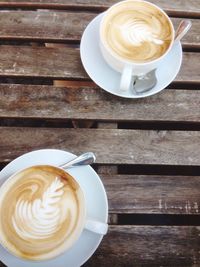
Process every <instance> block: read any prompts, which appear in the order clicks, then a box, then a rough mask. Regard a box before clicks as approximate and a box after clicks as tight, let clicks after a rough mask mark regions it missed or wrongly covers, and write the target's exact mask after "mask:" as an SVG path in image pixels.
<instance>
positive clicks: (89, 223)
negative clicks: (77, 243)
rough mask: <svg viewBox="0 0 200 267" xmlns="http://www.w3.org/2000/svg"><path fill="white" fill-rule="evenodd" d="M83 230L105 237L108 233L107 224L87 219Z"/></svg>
mask: <svg viewBox="0 0 200 267" xmlns="http://www.w3.org/2000/svg"><path fill="white" fill-rule="evenodd" d="M84 228H85V229H87V230H89V231H91V232H94V233H97V234H100V235H105V234H106V233H107V231H108V224H107V223H103V222H99V221H96V220H93V219H87V220H86V223H85V227H84Z"/></svg>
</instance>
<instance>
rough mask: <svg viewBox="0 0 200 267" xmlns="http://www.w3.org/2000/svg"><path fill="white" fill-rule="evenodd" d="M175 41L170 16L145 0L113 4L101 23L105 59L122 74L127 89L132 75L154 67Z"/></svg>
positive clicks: (130, 0)
mask: <svg viewBox="0 0 200 267" xmlns="http://www.w3.org/2000/svg"><path fill="white" fill-rule="evenodd" d="M173 41H174V27H173V25H172V22H171V20H170V18H169V17H168V16H167V14H166V13H165V12H164V11H163V10H162V9H160V8H159V7H157V6H156V5H154V4H152V3H149V2H147V1H143V0H125V1H122V2H119V3H117V4H115V5H113V6H111V7H110V8H109V9H108V10H107V11H106V12H105V14H104V16H103V18H102V21H101V23H100V48H101V52H102V55H103V57H104V59H105V61H106V62H107V63H108V64H109V65H110V66H111V67H112V68H113V69H115V70H116V71H118V72H120V73H122V77H121V80H123V82H121V84H123V85H124V84H126V86H122V87H125V88H121V89H122V90H123V89H124V90H127V87H128V86H129V85H130V77H131V76H132V75H144V74H145V73H147V72H149V71H151V70H153V69H155V68H156V67H157V66H158V64H159V62H160V60H161V59H162V58H163V57H164V56H166V55H167V53H168V52H169V51H170V49H171V47H172V45H173ZM129 76H130V77H129ZM125 80H128V82H127V81H126V82H125Z"/></svg>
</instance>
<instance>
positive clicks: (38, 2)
mask: <svg viewBox="0 0 200 267" xmlns="http://www.w3.org/2000/svg"><path fill="white" fill-rule="evenodd" d="M149 1H150V2H152V3H154V4H157V5H159V6H160V7H162V8H164V9H165V10H166V11H168V12H171V13H172V12H173V13H175V14H180V13H181V14H185V15H190V16H199V14H200V3H199V1H198V0H187V1H180V0H175V1H173V2H172V1H166V0H149ZM117 2H118V0H96V1H92V0H86V1H85V0H71V1H65V0H29V1H23V0H18V1H16V0H15V1H13V0H7V1H3V0H2V1H1V2H0V7H12V6H13V7H30V8H31V7H34V8H35V7H36V8H37V7H38V8H59V9H60V8H73V9H74V8H76V9H78V8H79V9H83V8H85V9H98V10H104V9H106V8H108V7H109V6H111V5H112V4H114V3H117Z"/></svg>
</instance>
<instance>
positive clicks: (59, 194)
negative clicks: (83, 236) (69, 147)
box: [0, 165, 85, 260]
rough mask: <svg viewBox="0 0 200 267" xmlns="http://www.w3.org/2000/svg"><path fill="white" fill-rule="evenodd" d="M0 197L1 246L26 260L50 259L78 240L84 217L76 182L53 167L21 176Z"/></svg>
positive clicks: (31, 168) (32, 168) (31, 171)
mask: <svg viewBox="0 0 200 267" xmlns="http://www.w3.org/2000/svg"><path fill="white" fill-rule="evenodd" d="M3 187H4V188H3V190H2V193H1V195H0V213H1V217H0V230H1V236H0V239H1V242H2V244H3V245H4V246H5V247H7V248H8V249H9V250H10V251H11V252H13V254H15V255H16V256H20V257H22V258H25V259H31V260H42V259H49V258H52V257H54V256H56V255H57V254H60V253H61V252H63V251H64V250H66V249H67V248H68V246H70V244H71V242H72V241H74V240H76V238H77V237H78V233H79V230H80V229H81V227H82V222H83V218H84V214H85V208H84V206H83V205H84V197H83V195H82V191H81V189H80V187H79V185H78V184H77V183H76V181H75V180H74V179H73V178H72V177H71V176H70V175H69V174H68V173H66V172H64V171H63V170H61V169H58V168H55V167H52V166H45V165H44V166H35V167H30V168H28V169H25V170H23V171H22V172H19V173H18V174H16V175H15V176H14V177H11V180H10V181H9V180H8V181H7V182H6V183H5V185H4V186H3Z"/></svg>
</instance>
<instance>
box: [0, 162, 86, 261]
mask: <svg viewBox="0 0 200 267" xmlns="http://www.w3.org/2000/svg"><path fill="white" fill-rule="evenodd" d="M40 166H47V167H53V168H56V169H59V170H61V171H63V172H65V173H66V174H68V175H70V176H71V177H72V179H73V180H74V181H75V182H76V183H77V184H78V186H79V189H80V191H81V195H82V199H81V209H83V211H82V215H81V218H79V223H78V229H75V230H74V232H73V237H74V236H75V237H74V239H73V240H72V241H71V242H70V243H69V244H67V246H66V247H65V245H63V246H61V247H62V250H61V251H60V252H59V253H56V255H54V256H52V257H49V258H44V259H39V258H38V259H28V258H23V257H20V256H19V255H17V254H15V253H14V252H13V251H12V250H11V249H10V248H8V247H7V245H6V244H5V240H4V239H5V238H4V239H2V236H6V235H5V234H3V235H0V244H1V245H2V246H3V247H4V248H5V249H6V250H7V251H8V252H9V253H10V254H12V255H13V256H15V257H17V258H19V259H22V260H26V261H31V262H42V261H48V260H51V259H54V258H56V257H59V256H60V255H61V254H63V253H65V252H66V251H67V250H69V249H70V248H71V247H72V246H73V245H74V244H75V243H76V241H77V240H78V239H79V237H80V236H81V234H82V232H83V229H84V227H85V223H86V214H87V208H86V201H85V193H84V191H83V189H82V188H81V185H80V183H79V182H78V181H77V179H76V178H75V177H74V176H73V175H71V174H69V173H68V172H67V171H65V170H64V169H62V168H61V167H59V166H54V165H49V164H42V165H32V166H30V167H27V168H24V169H22V170H19V171H17V172H15V173H13V174H12V175H11V176H10V177H8V178H7V179H6V180H5V181H4V182H3V184H2V185H1V186H0V201H2V199H3V198H4V196H5V192H4V189H7V190H6V192H7V191H9V182H10V181H11V180H12V179H13V178H15V177H16V176H17V175H18V174H19V173H20V172H23V171H25V170H28V169H29V168H33V167H40ZM12 185H13V183H12V184H11V186H12ZM82 201H83V202H82ZM56 249H57V248H56ZM49 253H50V252H49ZM49 253H47V254H49ZM43 255H46V254H43Z"/></svg>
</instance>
